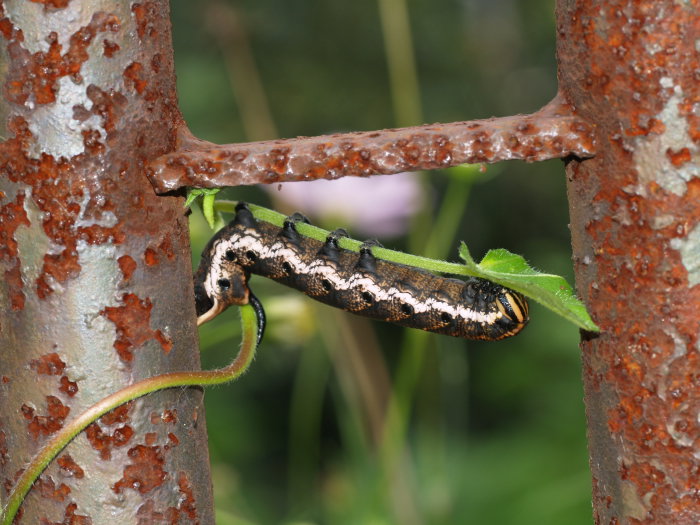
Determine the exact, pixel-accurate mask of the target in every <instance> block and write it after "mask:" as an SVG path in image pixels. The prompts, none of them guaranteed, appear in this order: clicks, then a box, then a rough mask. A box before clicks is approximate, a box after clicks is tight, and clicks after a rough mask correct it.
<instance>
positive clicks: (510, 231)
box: [171, 0, 591, 525]
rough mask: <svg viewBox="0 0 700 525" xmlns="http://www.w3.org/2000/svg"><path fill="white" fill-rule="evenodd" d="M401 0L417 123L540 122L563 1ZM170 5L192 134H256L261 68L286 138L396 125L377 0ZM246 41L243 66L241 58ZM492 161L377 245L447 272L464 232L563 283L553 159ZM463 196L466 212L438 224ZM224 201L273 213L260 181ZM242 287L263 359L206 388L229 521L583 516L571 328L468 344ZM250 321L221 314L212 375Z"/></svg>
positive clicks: (205, 336) (580, 421)
mask: <svg viewBox="0 0 700 525" xmlns="http://www.w3.org/2000/svg"><path fill="white" fill-rule="evenodd" d="M407 7H408V10H409V15H410V22H411V32H412V40H411V41H412V44H413V49H414V54H415V64H416V70H417V74H418V82H419V86H420V92H421V96H420V101H417V102H420V105H422V112H423V119H424V121H425V122H437V121H442V122H449V121H458V120H467V119H473V118H483V117H489V116H492V115H507V114H512V113H525V112H530V111H533V110H535V109H537V108H538V107H540V106H542V105H544V104H545V103H546V102H547V101H548V100H549V99H550V98H551V97H552V96H553V95H554V94H555V92H556V68H555V61H554V36H555V31H554V13H553V8H554V6H553V2H551V1H543V0H488V1H487V0H460V1H457V0H431V1H428V0H408V2H407ZM171 9H172V18H173V24H174V27H173V32H174V41H175V62H176V67H177V73H178V89H179V96H180V104H181V108H182V111H183V113H184V116H185V118H186V120H187V122H188V124H189V126H190V127H191V129H192V130H193V132H194V133H195V134H196V135H197V136H199V137H201V138H204V139H207V140H211V141H214V142H220V143H225V142H242V141H248V140H252V139H256V138H261V137H251V136H249V135H250V133H251V132H250V125H249V124H248V125H246V122H245V116H244V115H243V112H242V111H241V109H240V107H239V106H238V103H237V98H236V97H239V98H240V96H241V90H243V91H244V90H245V87H246V86H248V87H250V85H249V82H251V79H253V78H254V75H259V79H260V82H261V86H262V90H259V89H258V90H257V91H258V93H257V95H260V96H262V98H263V100H264V101H265V102H266V104H267V105H268V109H269V116H271V119H272V120H271V121H272V122H273V123H274V126H275V127H276V133H277V134H278V135H279V136H282V137H286V136H296V135H317V134H322V133H328V132H335V131H343V130H349V131H350V130H353V131H354V130H369V129H380V128H386V127H392V126H394V125H396V122H397V116H396V115H395V114H394V113H395V111H394V104H393V101H392V98H391V97H392V95H391V93H392V87H391V86H390V85H389V75H388V72H387V71H388V67H387V60H386V55H385V52H384V38H383V33H382V24H381V21H380V17H379V10H378V6H377V2H374V1H367V0H361V1H358V2H344V1H338V0H336V1H333V0H294V1H291V0H238V1H233V0H229V1H225V2H224V1H222V2H219V1H215V0H208V1H201V2H189V1H184V0H173V2H172V4H171ZM222 9H223V11H222ZM221 13H227V14H228V15H230V14H234V15H236V20H237V21H238V23H239V25H240V27H243V28H244V32H243V33H241V32H240V31H238V30H236V29H235V27H234V25H227V24H226V23H223V24H222V23H221V22H222V20H223V21H224V22H225V20H226V19H225V17H222V16H220V15H221ZM222 27H223V29H222ZM227 28H228V33H227ZM241 38H243V39H244V41H245V42H247V43H248V45H249V46H250V50H251V56H250V57H249V58H253V59H254V61H253V62H249V63H248V66H250V63H252V64H254V68H255V69H254V70H251V72H252V74H251V75H246V74H241V71H245V62H244V67H243V69H241V67H240V64H239V66H238V67H237V66H236V64H235V63H233V64H232V61H234V62H235V61H236V60H237V58H236V57H237V51H236V52H232V51H231V46H232V42H234V43H236V42H237V43H240V42H241V40H240V39H241ZM237 39H238V40H237ZM238 49H240V46H238V47H236V50H238ZM234 71H235V72H237V74H233V73H232V72H234ZM394 88H396V86H394ZM398 88H399V89H400V86H398ZM266 118H268V117H266V116H265V115H263V114H262V113H261V116H260V121H261V122H262V121H264V120H265V119H266ZM264 138H274V137H272V136H270V137H264ZM492 170H493V171H494V172H496V171H497V172H498V176H497V177H488V178H487V179H488V180H487V181H486V182H484V183H479V184H472V185H469V186H468V187H464V188H462V189H459V188H458V187H457V188H456V187H455V186H454V183H453V181H451V180H450V178H449V177H448V176H446V175H445V173H442V172H431V173H430V174H428V175H427V176H426V179H425V180H426V181H427V183H426V190H425V191H426V194H427V195H428V199H427V201H428V203H429V208H428V209H427V211H425V212H423V214H422V215H419V216H418V218H417V219H416V224H415V225H414V226H415V227H414V228H413V232H412V233H411V234H409V236H408V237H409V238H407V239H404V240H392V241H387V242H385V244H386V245H387V246H391V247H392V248H397V249H407V247H408V248H410V249H411V250H412V251H415V252H416V253H421V254H425V255H431V256H436V255H437V256H443V257H447V258H449V259H451V260H457V246H458V244H459V240H465V241H466V242H467V243H468V244H469V247H470V250H471V252H472V253H473V254H474V255H475V256H476V257H477V258H480V257H481V255H482V254H483V253H484V252H485V251H486V250H487V249H489V248H496V247H506V248H508V249H509V250H511V251H513V252H516V253H520V254H522V255H524V256H525V257H526V258H527V259H528V260H529V262H530V263H531V264H533V266H535V267H537V268H540V269H542V270H543V271H547V272H550V273H556V274H560V275H564V276H566V278H567V279H568V280H569V282H573V276H572V272H571V263H570V251H569V250H570V246H569V234H568V228H567V222H568V216H567V208H566V206H567V204H566V190H565V181H564V170H563V166H562V163H561V162H559V161H550V162H545V163H538V164H525V163H519V162H510V163H506V164H503V165H501V166H499V167H498V168H495V169H494V168H489V173H490V172H491V171H492ZM456 191H459V192H461V193H458V195H460V196H461V197H460V199H461V200H463V205H462V206H461V207H460V209H459V210H458V213H455V212H450V213H449V214H447V215H448V220H451V223H450V224H446V223H445V220H444V219H443V218H438V219H437V220H438V222H440V226H439V231H432V230H431V225H432V222H433V218H434V216H439V212H440V210H441V209H442V208H441V206H442V205H443V203H445V202H448V204H447V205H448V206H449V207H450V209H453V208H454V206H455V204H454V201H455V199H454V196H455V195H456V193H455V192H456ZM222 193H223V194H224V196H228V197H230V198H234V199H243V200H250V201H252V202H257V203H260V204H263V205H270V204H271V203H270V200H269V197H268V194H266V193H263V192H262V191H260V190H259V189H257V188H235V189H231V190H225V191H224V192H222ZM450 196H452V197H453V198H452V202H449V199H450ZM446 197H447V201H446V200H445V199H446ZM467 197H468V199H467ZM272 206H274V203H273V204H272ZM285 211H289V210H285ZM299 211H302V212H304V210H299ZM450 217H451V218H452V219H450ZM322 226H324V227H329V228H335V227H338V226H346V225H339V224H330V225H329V224H322ZM192 229H193V252H194V256H193V264H195V265H196V264H197V262H198V259H199V257H198V255H199V253H200V252H201V249H202V247H203V245H204V243H205V242H206V240H207V238H208V237H209V235H210V231H209V230H208V227H207V226H206V224H205V222H204V220H203V218H202V217H201V215H199V214H198V213H196V212H195V213H193V214H192ZM452 230H454V231H455V234H454V236H453V235H451V234H445V232H449V231H452ZM441 234H443V236H444V237H445V238H442V237H441ZM426 240H427V241H428V246H427V248H426ZM423 250H427V251H436V252H441V251H444V250H447V251H446V252H445V253H426V252H425V251H423ZM252 287H253V289H254V290H255V292H256V295H257V296H258V297H260V298H261V300H262V302H263V304H264V305H265V307H266V310H267V312H268V315H269V325H268V333H267V334H266V337H265V340H264V341H263V344H262V346H261V348H260V349H259V353H258V357H257V359H256V362H255V363H253V365H252V367H251V371H250V372H249V373H248V374H247V375H246V376H244V377H243V378H242V379H241V380H239V381H238V382H236V383H235V384H233V385H228V386H226V387H222V388H216V389H212V390H209V391H207V394H206V401H207V421H208V428H209V436H210V453H211V457H212V465H213V467H212V468H213V473H214V487H215V494H216V504H217V516H218V523H219V525H232V524H256V525H263V524H279V523H284V524H298V525H301V524H329V525H344V524H363V525H365V524H368V525H371V524H408V525H413V524H415V525H421V524H425V525H428V524H430V525H442V524H444V525H460V524H472V523H474V524H503V525H508V524H518V525H523V524H530V523H532V524H562V523H566V524H571V525H577V524H584V523H585V524H589V523H591V508H590V477H589V473H588V467H587V453H586V441H585V418H584V406H583V402H582V391H581V382H580V360H579V353H578V344H577V343H578V330H577V329H576V328H575V327H574V326H573V325H571V324H569V323H567V322H566V321H564V320H562V319H561V318H558V317H557V316H555V315H554V314H552V313H550V312H548V311H545V310H543V309H542V308H539V307H538V306H537V305H532V306H531V318H532V320H531V322H530V325H529V326H528V327H527V328H526V330H524V332H523V333H522V334H521V335H519V336H517V337H515V338H513V339H510V340H506V341H502V342H498V343H479V342H470V341H461V340H456V339H452V338H449V337H444V336H439V335H434V334H424V333H422V332H416V331H410V330H409V331H403V330H401V329H398V328H397V327H394V326H390V325H385V324H382V323H373V322H368V321H366V320H363V319H359V318H357V317H354V316H352V315H350V314H346V313H343V312H336V311H333V310H332V309H329V308H327V307H324V306H319V305H317V304H315V303H313V302H312V301H310V300H309V299H306V298H305V297H304V296H302V295H301V294H300V293H299V292H295V291H293V290H289V289H286V288H284V287H281V286H279V285H276V284H275V283H271V282H268V281H266V280H264V279H261V278H257V277H254V278H253V282H252ZM238 324H239V323H238V317H237V312H235V311H234V309H231V311H228V312H226V313H225V314H223V315H222V316H220V318H218V319H216V320H215V321H213V322H212V323H210V324H208V325H206V326H204V327H203V328H202V329H201V330H200V334H201V340H202V361H203V366H204V367H207V368H212V367H214V366H218V365H221V364H223V363H224V362H228V361H229V360H230V357H231V354H232V353H233V352H235V351H236V348H237V344H238V340H239V338H240V333H239V326H238ZM392 385H393V386H392ZM392 390H393V391H394V392H395V396H394V397H391V392H392ZM387 406H389V407H390V408H389V409H386V407H387ZM387 422H388V423H387ZM387 425H388V426H387Z"/></svg>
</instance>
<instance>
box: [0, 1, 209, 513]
mask: <svg viewBox="0 0 700 525" xmlns="http://www.w3.org/2000/svg"><path fill="white" fill-rule="evenodd" d="M0 11H1V12H0V33H1V34H2V38H3V40H2V45H1V46H0V58H1V59H2V68H1V69H0V74H1V75H2V90H3V91H2V102H1V107H2V120H1V122H2V125H3V127H4V130H2V132H1V134H2V135H3V137H4V138H5V139H6V140H5V142H4V143H2V144H1V145H0V240H1V241H2V242H1V243H0V272H2V274H3V278H2V279H0V476H1V477H2V487H1V488H0V501H2V500H3V499H4V498H6V497H7V494H8V491H9V489H10V488H11V487H12V485H13V483H14V481H15V479H16V478H17V476H18V474H19V473H20V472H21V469H22V468H23V467H24V465H25V464H26V463H27V462H28V461H29V460H30V459H31V457H32V454H33V453H34V452H36V451H37V449H38V447H39V446H40V445H41V444H43V443H44V442H45V441H46V440H47V439H49V438H50V437H51V436H52V435H53V434H54V433H55V432H56V430H57V429H59V428H61V426H62V425H63V424H64V422H66V421H68V420H70V419H71V418H72V417H74V416H76V415H77V414H79V413H80V412H81V411H82V410H83V409H85V408H86V407H88V406H90V405H91V404H93V403H95V402H96V401H98V400H99V399H101V398H102V397H104V396H106V395H108V394H109V393H111V392H113V391H116V390H118V389H119V388H121V387H123V386H124V385H126V384H129V383H132V382H134V381H137V380H139V379H143V378H145V377H149V376H152V375H156V374H159V373H163V372H168V371H174V370H188V369H197V368H199V360H198V353H197V339H196V329H195V326H194V323H193V320H194V317H195V315H194V310H193V305H192V287H191V267H190V254H189V240H188V231H187V220H186V217H185V215H184V210H183V208H182V199H181V198H179V197H175V196H167V197H157V196H156V195H155V193H154V192H153V189H152V187H151V185H150V183H149V182H148V180H147V178H146V176H145V173H144V165H145V164H146V163H147V162H148V161H149V160H150V159H152V158H155V157H156V156H158V155H162V154H164V153H167V152H169V151H171V150H172V149H173V148H174V144H175V132H176V126H177V125H179V124H180V123H181V117H180V114H179V111H178V109H177V100H176V93H175V78H174V71H173V57H172V45H171V35H170V22H169V19H168V16H169V12H168V3H167V1H166V0H149V1H144V2H141V3H138V2H124V1H121V0H92V1H88V0H83V1H79V0H73V1H71V2H28V1H25V0H6V1H4V2H0ZM207 451H208V449H207V441H206V426H205V422H204V414H203V409H202V398H201V392H200V391H199V390H198V389H186V390H170V391H163V392H160V393H157V394H155V395H151V396H147V397H146V398H143V399H141V400H138V401H136V402H133V403H130V404H128V405H125V406H123V407H121V408H119V409H117V410H115V411H114V412H112V413H110V414H108V415H106V416H105V417H103V418H102V419H101V420H100V421H99V422H98V423H96V424H93V425H91V426H90V427H89V428H88V429H87V430H86V431H85V432H83V433H82V434H80V435H79V436H78V437H77V438H76V439H75V440H74V441H73V442H72V443H71V444H70V445H69V446H68V447H67V448H66V449H65V450H64V451H63V452H62V453H61V454H60V456H59V458H58V459H57V460H56V461H54V462H53V463H52V464H51V465H50V466H49V468H48V469H47V470H46V471H45V472H44V474H43V475H42V476H41V478H40V480H39V481H38V482H37V483H36V484H35V486H34V489H33V490H32V491H31V492H30V493H29V495H28V499H27V500H26V501H25V504H24V505H23V507H22V509H21V512H22V515H21V518H20V519H18V522H21V523H28V524H34V523H93V524H105V523H137V522H138V523H156V522H157V523H166V522H167V523H213V511H212V499H211V493H210V487H211V482H210V476H209V466H208V455H207Z"/></svg>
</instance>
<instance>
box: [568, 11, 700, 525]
mask: <svg viewBox="0 0 700 525" xmlns="http://www.w3.org/2000/svg"><path fill="white" fill-rule="evenodd" d="M557 20H558V38H557V40H558V55H559V77H560V84H561V85H560V88H561V92H562V94H563V95H564V97H565V99H566V100H567V101H568V102H569V103H571V104H572V106H573V107H574V108H575V110H576V111H577V113H578V115H579V116H581V117H583V118H584V119H586V120H587V121H589V122H591V123H595V124H596V125H597V137H596V140H597V155H596V157H595V158H593V159H590V160H585V161H583V162H578V161H572V162H570V163H569V164H568V167H567V177H568V191H569V202H570V209H571V232H572V238H573V249H574V261H575V270H576V280H577V287H578V290H579V292H580V293H581V294H582V295H583V297H584V299H585V302H586V303H587V306H588V308H589V311H590V312H591V313H592V315H593V318H594V320H595V322H596V323H597V324H598V325H599V326H600V328H601V333H600V335H598V336H591V337H585V338H584V341H583V343H582V350H583V364H584V370H583V377H584V382H585V395H586V407H587V417H588V425H589V430H588V433H589V446H590V455H591V470H592V476H593V505H594V513H595V521H596V523H600V524H605V525H607V524H613V523H620V524H623V523H640V524H641V523H655V524H664V525H669V524H681V523H682V524H690V523H700V422H699V420H698V414H699V413H700V359H699V357H700V264H699V261H700V169H699V162H698V161H699V160H700V156H699V155H698V144H699V143H700V113H699V111H698V107H699V105H700V82H699V77H698V75H699V74H700V60H699V58H700V55H698V42H700V4H699V3H698V2H697V1H695V0H693V1H688V2H677V1H674V0H654V1H651V0H648V1H638V2H626V1H625V2H622V1H611V0H605V1H604V0H560V1H559V5H558V14H557Z"/></svg>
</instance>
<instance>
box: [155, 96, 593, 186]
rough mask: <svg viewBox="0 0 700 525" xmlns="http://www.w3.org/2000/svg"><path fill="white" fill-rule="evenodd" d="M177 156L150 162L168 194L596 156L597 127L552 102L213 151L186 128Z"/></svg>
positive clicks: (554, 101) (210, 144) (158, 182)
mask: <svg viewBox="0 0 700 525" xmlns="http://www.w3.org/2000/svg"><path fill="white" fill-rule="evenodd" d="M179 141H180V145H179V147H178V149H177V150H175V151H174V152H172V153H169V154H167V155H163V156H161V157H159V158H157V159H156V160H155V161H153V162H152V163H151V164H150V166H149V168H148V170H147V171H148V176H149V178H150V179H151V182H152V183H153V185H154V187H155V189H156V191H158V192H160V193H163V192H167V191H171V190H176V189H178V188H181V187H183V186H189V187H198V188H216V187H223V186H239V185H247V184H259V183H262V184H270V183H275V182H286V181H299V180H315V179H337V178H339V177H344V176H348V175H352V176H369V175H377V174H385V175H386V174H392V173H399V172H402V171H414V170H432V169H437V168H447V167H450V166H456V165H459V164H465V163H468V164H474V163H479V162H485V163H492V162H498V161H502V160H513V159H517V160H524V161H526V162H535V161H541V160H546V159H553V158H564V157H569V156H575V157H579V158H586V157H591V156H593V154H594V152H595V149H594V140H593V126H592V125H591V124H589V123H588V122H586V121H584V120H582V119H581V118H579V117H577V116H576V115H574V114H573V112H572V111H571V109H570V107H569V106H567V105H565V104H561V103H560V101H559V99H558V98H555V99H554V100H553V101H552V102H550V103H549V104H548V105H547V106H545V107H544V108H542V109H541V110H539V111H537V112H535V113H532V114H529V115H515V116H510V117H501V118H490V119H485V120H473V121H467V122H454V123H450V124H428V125H423V126H416V127H410V128H401V129H386V130H382V131H367V132H356V133H339V134H334V135H322V136H318V137H298V138H295V139H285V140H272V141H263V142H249V143H241V144H226V145H216V144H212V143H210V142H205V141H202V140H199V139H197V138H195V137H193V136H192V135H191V134H190V132H189V130H187V128H186V127H184V126H183V128H182V129H181V130H180V138H179Z"/></svg>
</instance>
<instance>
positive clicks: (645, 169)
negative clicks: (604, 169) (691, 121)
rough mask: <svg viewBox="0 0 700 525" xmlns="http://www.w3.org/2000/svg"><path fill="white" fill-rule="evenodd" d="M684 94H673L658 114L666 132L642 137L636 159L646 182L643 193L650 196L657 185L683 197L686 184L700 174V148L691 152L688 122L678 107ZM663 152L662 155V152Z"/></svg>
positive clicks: (636, 150) (643, 181)
mask: <svg viewBox="0 0 700 525" xmlns="http://www.w3.org/2000/svg"><path fill="white" fill-rule="evenodd" d="M682 103H683V97H682V96H681V95H679V94H674V95H673V96H671V97H670V98H669V99H668V101H667V102H666V106H665V107H664V109H663V110H662V111H661V113H659V115H658V116H657V119H658V121H659V122H660V123H661V124H662V125H663V126H662V129H663V131H662V132H661V133H660V134H659V135H658V136H656V137H654V138H652V139H651V140H650V139H649V137H644V139H639V144H638V147H637V148H636V149H635V155H634V162H635V165H636V168H637V172H638V173H639V180H640V182H642V183H643V184H644V186H643V190H642V191H643V195H644V196H646V195H648V191H649V189H648V188H649V185H650V184H654V183H656V184H658V185H660V186H661V187H662V188H664V189H665V190H666V191H669V192H671V193H673V194H675V195H679V196H682V195H684V194H685V192H686V185H687V183H688V181H690V180H691V179H692V178H694V177H700V154H699V150H698V147H697V146H696V147H694V148H693V150H692V152H691V150H689V149H688V148H687V147H686V145H687V144H688V143H689V142H691V141H690V135H689V127H688V123H687V121H686V120H685V119H684V118H682V115H681V113H680V110H679V106H680V105H681V104H682ZM659 152H662V153H663V154H662V155H659Z"/></svg>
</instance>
